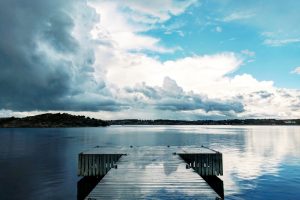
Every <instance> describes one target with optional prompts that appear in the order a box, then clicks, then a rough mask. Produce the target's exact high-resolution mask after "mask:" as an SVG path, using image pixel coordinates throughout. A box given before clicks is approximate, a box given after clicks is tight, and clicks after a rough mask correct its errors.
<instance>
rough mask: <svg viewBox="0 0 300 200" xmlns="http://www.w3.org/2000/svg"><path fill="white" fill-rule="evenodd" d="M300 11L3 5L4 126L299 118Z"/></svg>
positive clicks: (227, 5)
mask: <svg viewBox="0 0 300 200" xmlns="http://www.w3.org/2000/svg"><path fill="white" fill-rule="evenodd" d="M299 8H300V2H298V1H292V0H287V1H284V2H282V1H279V0H278V1H277V0H276V1H274V0H273V1H271V0H265V1H236V0H222V1H219V0H186V1H181V0H152V1H144V0H140V1H133V0H126V1H119V0H110V1H108V0H86V1H71V0H66V1H59V0H53V1H43V2H40V1H38V0H30V1H26V2H23V1H20V0H14V1H9V0H4V1H1V3H0V37H1V38H2V40H1V41H0V70H1V73H0V83H1V85H0V93H1V98H0V116H12V115H17V116H24V115H33V114H38V113H42V112H69V113H74V114H85V115H89V116H92V117H97V118H104V119H121V118H129V117H130V118H144V119H157V118H168V119H189V120H192V119H227V118H299V117H300V88H299V85H300V57H299V55H300V27H299V25H298V22H299V21H300V14H299V13H300V12H299V11H300V10H299Z"/></svg>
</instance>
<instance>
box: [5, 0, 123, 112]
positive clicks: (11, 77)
mask: <svg viewBox="0 0 300 200" xmlns="http://www.w3.org/2000/svg"><path fill="white" fill-rule="evenodd" d="M98 20H99V19H98V15H97V14H96V12H95V10H94V9H92V8H90V7H89V6H87V4H86V2H84V1H43V2H41V1H38V0H31V1H17V0H12V1H5V0H4V1H1V2H0V37H1V41H0V66H1V69H0V70H1V73H0V93H1V98H0V107H1V108H3V109H6V110H19V111H29V110H49V109H52V110H102V109H103V110H115V109H119V108H120V106H119V103H118V102H117V101H116V100H114V99H113V98H111V95H110V92H109V90H108V89H107V88H106V85H105V82H104V81H103V80H101V78H98V79H96V78H94V75H93V73H94V63H95V55H94V48H95V47H94V41H93V40H92V39H91V37H90V35H89V32H88V31H86V30H90V29H91V28H92V27H93V24H94V23H95V21H98ZM98 74H100V73H98ZM100 77H101V75H100Z"/></svg>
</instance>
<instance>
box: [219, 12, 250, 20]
mask: <svg viewBox="0 0 300 200" xmlns="http://www.w3.org/2000/svg"><path fill="white" fill-rule="evenodd" d="M254 16H255V13H254V12H250V11H238V12H232V13H231V14H229V15H228V16H226V17H224V19H223V21H224V22H231V21H236V20H245V19H249V18H252V17H254Z"/></svg>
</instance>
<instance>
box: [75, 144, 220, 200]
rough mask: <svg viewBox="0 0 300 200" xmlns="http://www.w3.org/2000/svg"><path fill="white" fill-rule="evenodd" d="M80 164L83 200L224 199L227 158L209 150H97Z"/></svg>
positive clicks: (81, 155)
mask: <svg viewBox="0 0 300 200" xmlns="http://www.w3.org/2000/svg"><path fill="white" fill-rule="evenodd" d="M78 159H79V160H78V175H79V176H84V178H83V179H82V180H80V181H79V182H78V199H83V198H84V197H85V199H88V200H96V199H213V200H215V199H218V198H224V190H223V181H221V180H220V179H219V178H218V177H217V176H219V175H223V166H222V154H221V153H219V152H216V151H214V150H211V149H208V148H205V147H162V146H159V147H96V148H94V149H91V150H89V151H86V152H82V153H80V154H79V158H78ZM199 175H200V176H199ZM88 177H92V178H88ZM97 177H98V178H97ZM102 177H103V178H102ZM84 179H85V182H89V179H90V180H92V182H93V183H91V182H89V184H88V186H84V185H85V184H84ZM93 187H94V188H93ZM83 188H84V190H85V192H82V190H83ZM212 188H213V189H212ZM85 193H86V194H85ZM86 195H87V196H86Z"/></svg>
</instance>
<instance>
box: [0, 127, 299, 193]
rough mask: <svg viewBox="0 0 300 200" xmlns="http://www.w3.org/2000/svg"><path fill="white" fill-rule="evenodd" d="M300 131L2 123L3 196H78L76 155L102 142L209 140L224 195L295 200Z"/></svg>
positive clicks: (202, 142)
mask: <svg viewBox="0 0 300 200" xmlns="http://www.w3.org/2000/svg"><path fill="white" fill-rule="evenodd" d="M299 132H300V127H296V126H294V127H293V126H288V127H282V126H281V127H279V126H260V127H259V126H248V127H245V126H242V127H237V126H231V127H230V126H155V127H153V126H151V127H146V126H144V127H135V126H131V127H124V126H120V127H117V126H115V127H106V128H76V129H0V168H1V171H0V199H24V197H26V199H76V193H77V192H76V185H77V181H78V177H77V154H78V152H81V151H83V150H86V149H89V148H92V147H94V146H96V145H102V146H112V145H113V146H115V145H118V146H120V145H137V146H143V145H147V146H151V145H163V146H164V145H204V146H210V147H212V148H214V149H216V150H219V151H221V152H222V153H223V159H224V176H223V177H222V179H224V189H225V196H226V199H254V198H255V199H295V198H296V197H298V196H300V148H299V146H300V134H299ZM172 170H175V169H166V171H165V173H166V174H168V175H170V174H172ZM274 188H276V189H274Z"/></svg>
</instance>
